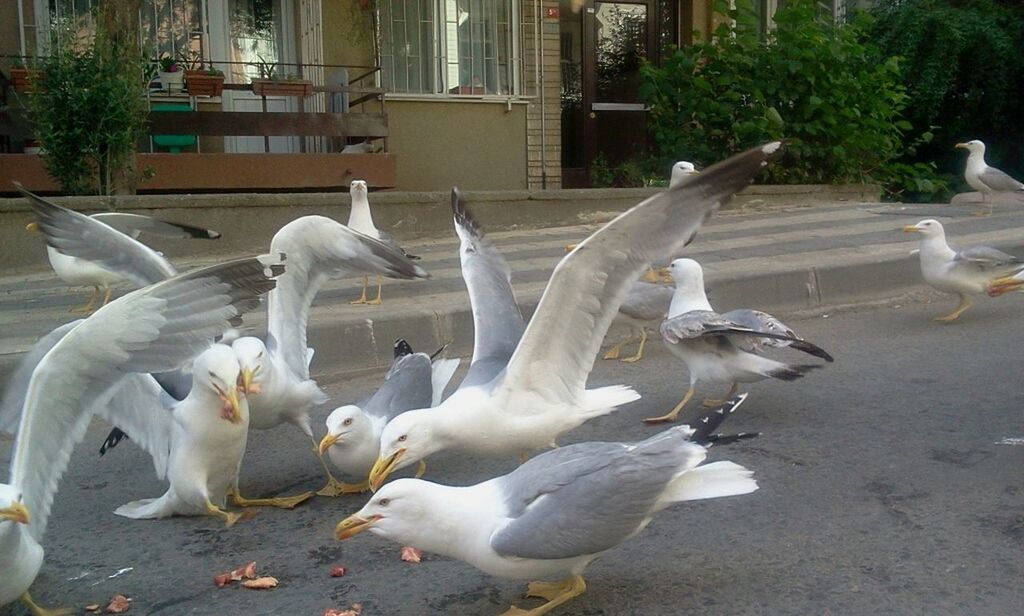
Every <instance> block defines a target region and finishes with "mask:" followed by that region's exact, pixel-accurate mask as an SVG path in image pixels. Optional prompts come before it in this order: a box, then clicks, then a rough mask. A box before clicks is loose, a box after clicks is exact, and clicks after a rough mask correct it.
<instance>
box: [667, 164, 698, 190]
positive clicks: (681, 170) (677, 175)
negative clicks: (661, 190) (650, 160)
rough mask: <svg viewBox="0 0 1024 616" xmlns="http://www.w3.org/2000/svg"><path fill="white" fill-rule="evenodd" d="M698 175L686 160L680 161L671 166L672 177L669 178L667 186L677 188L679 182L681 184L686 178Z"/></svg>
mask: <svg viewBox="0 0 1024 616" xmlns="http://www.w3.org/2000/svg"><path fill="white" fill-rule="evenodd" d="M698 173H700V172H699V171H697V169H696V167H694V166H693V163H691V162H690V161H688V160H681V161H679V162H677V163H676V164H674V165H672V175H671V177H670V178H669V184H668V185H669V186H677V185H678V184H679V182H682V181H683V180H685V179H686V178H688V177H690V176H693V175H697V174H698Z"/></svg>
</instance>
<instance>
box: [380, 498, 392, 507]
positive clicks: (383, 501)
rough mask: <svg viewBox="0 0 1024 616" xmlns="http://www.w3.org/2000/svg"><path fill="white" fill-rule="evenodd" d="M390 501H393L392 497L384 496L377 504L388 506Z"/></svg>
mask: <svg viewBox="0 0 1024 616" xmlns="http://www.w3.org/2000/svg"><path fill="white" fill-rule="evenodd" d="M390 502H391V499H390V498H382V499H380V500H379V501H377V504H378V505H380V506H381V507H387V506H388V503H390Z"/></svg>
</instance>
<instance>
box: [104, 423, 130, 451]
mask: <svg viewBox="0 0 1024 616" xmlns="http://www.w3.org/2000/svg"><path fill="white" fill-rule="evenodd" d="M126 438H128V435H127V434H125V433H124V432H122V431H121V429H120V428H116V427H115V428H114V429H112V430H111V431H110V433H109V434H107V438H105V439H104V440H103V444H102V445H100V456H103V454H105V453H107V451H108V450H110V449H113V448H114V447H117V444H118V443H120V442H121V441H122V440H124V439H126Z"/></svg>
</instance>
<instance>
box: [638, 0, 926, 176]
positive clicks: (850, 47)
mask: <svg viewBox="0 0 1024 616" xmlns="http://www.w3.org/2000/svg"><path fill="white" fill-rule="evenodd" d="M736 4H737V5H738V8H736V9H732V10H730V9H729V8H728V6H727V5H724V4H719V5H717V8H718V10H719V11H720V12H723V13H727V14H728V15H729V17H730V18H731V19H732V20H734V25H733V26H730V25H727V24H723V25H722V26H720V27H719V28H718V29H717V30H716V32H715V36H714V40H713V41H708V42H702V43H697V44H695V45H692V46H689V47H686V48H682V49H678V50H676V51H675V52H674V53H673V54H672V55H670V56H669V57H668V58H667V60H665V61H664V62H663V64H662V66H660V67H659V66H653V65H647V66H645V67H644V68H643V74H644V78H645V82H644V84H643V85H642V86H641V91H640V92H641V96H642V98H643V99H644V100H645V102H646V103H647V104H648V105H650V107H651V126H652V128H653V136H654V139H655V143H656V144H657V146H658V150H659V154H660V155H661V156H662V157H663V158H664V159H665V160H666V161H669V160H680V159H685V160H690V161H694V162H698V163H701V164H705V165H706V164H710V163H713V162H715V161H718V160H721V159H723V158H726V157H727V156H729V155H730V154H734V153H736V152H738V151H741V150H743V149H745V148H748V147H752V146H754V145H756V144H758V143H762V142H764V141H768V140H772V139H779V138H783V137H785V138H786V140H787V143H788V147H787V150H786V155H785V160H784V161H783V163H782V164H778V165H772V166H771V167H769V168H768V170H767V171H766V173H765V174H764V175H763V176H762V179H763V180H764V181H767V182H773V183H846V182H880V183H883V184H884V185H885V186H886V187H887V189H888V190H889V191H891V192H892V193H893V194H900V193H902V192H904V191H905V190H906V189H907V187H910V186H912V187H913V188H914V189H915V192H929V191H928V190H920V189H927V188H931V189H933V190H934V191H938V190H941V188H942V180H941V179H940V178H938V177H937V176H936V174H935V173H934V169H933V168H931V167H929V166H927V165H912V164H905V165H894V164H893V163H894V162H895V161H897V160H898V159H899V158H900V157H901V156H902V155H903V154H904V153H905V151H906V150H907V146H906V145H905V139H906V134H907V133H908V131H910V130H911V128H912V127H911V125H910V124H909V123H908V122H907V121H906V120H905V119H903V116H902V112H903V111H904V109H905V107H906V105H907V102H908V98H907V94H906V92H905V89H904V87H903V85H902V83H901V81H900V79H901V75H902V73H901V72H900V66H899V61H898V60H897V59H896V58H888V59H885V60H884V61H881V62H879V61H877V58H878V56H879V54H878V53H877V51H876V50H875V49H874V48H873V47H872V46H871V45H870V44H868V43H865V42H864V40H863V36H862V35H863V26H862V25H859V24H842V25H836V24H833V23H832V22H831V21H828V20H822V19H819V18H818V17H817V15H816V12H815V11H816V9H815V3H814V2H813V1H811V0H795V1H793V2H789V3H787V6H786V7H785V8H783V9H780V10H779V11H778V12H777V13H776V14H775V16H774V20H775V28H774V29H773V30H772V31H771V33H770V35H769V36H767V37H762V35H761V34H760V33H759V28H758V25H757V21H756V18H755V16H754V13H753V11H752V10H750V8H749V7H750V3H749V1H748V2H747V3H746V6H744V3H743V2H742V0H741V1H740V2H737V3H736ZM928 137H929V136H928V135H924V136H923V138H922V139H919V140H927V139H928Z"/></svg>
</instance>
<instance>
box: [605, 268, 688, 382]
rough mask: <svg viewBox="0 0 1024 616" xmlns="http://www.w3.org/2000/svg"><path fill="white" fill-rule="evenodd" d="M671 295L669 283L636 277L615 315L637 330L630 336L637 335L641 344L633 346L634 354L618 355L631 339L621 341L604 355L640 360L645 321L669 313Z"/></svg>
mask: <svg viewBox="0 0 1024 616" xmlns="http://www.w3.org/2000/svg"><path fill="white" fill-rule="evenodd" d="M672 295H673V289H672V287H670V286H667V285H664V284H657V283H654V282H647V280H637V281H635V282H634V283H633V285H632V286H630V288H629V293H628V294H627V295H626V299H625V300H623V302H622V305H621V306H619V315H618V317H616V318H617V320H622V321H624V322H626V323H628V324H629V325H630V326H632V327H633V329H634V330H635V331H636V332H639V333H638V334H635V335H634V336H633V338H631V339H630V340H633V339H635V338H637V337H639V338H640V345H639V346H638V347H637V349H636V354H634V355H632V356H630V357H624V358H622V359H619V353H620V351H621V349H622V345H623V344H626V343H627V342H629V341H630V340H627V341H624V342H620V343H618V344H616V345H615V346H613V347H612V348H611V349H609V350H608V351H607V352H606V353H605V354H604V359H619V361H624V362H626V363H633V362H638V361H640V359H641V358H642V357H643V356H644V345H645V344H646V343H647V325H649V324H651V323H654V322H658V323H660V322H661V321H663V320H664V319H665V317H666V316H667V315H668V306H669V304H670V303H671V302H672Z"/></svg>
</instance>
